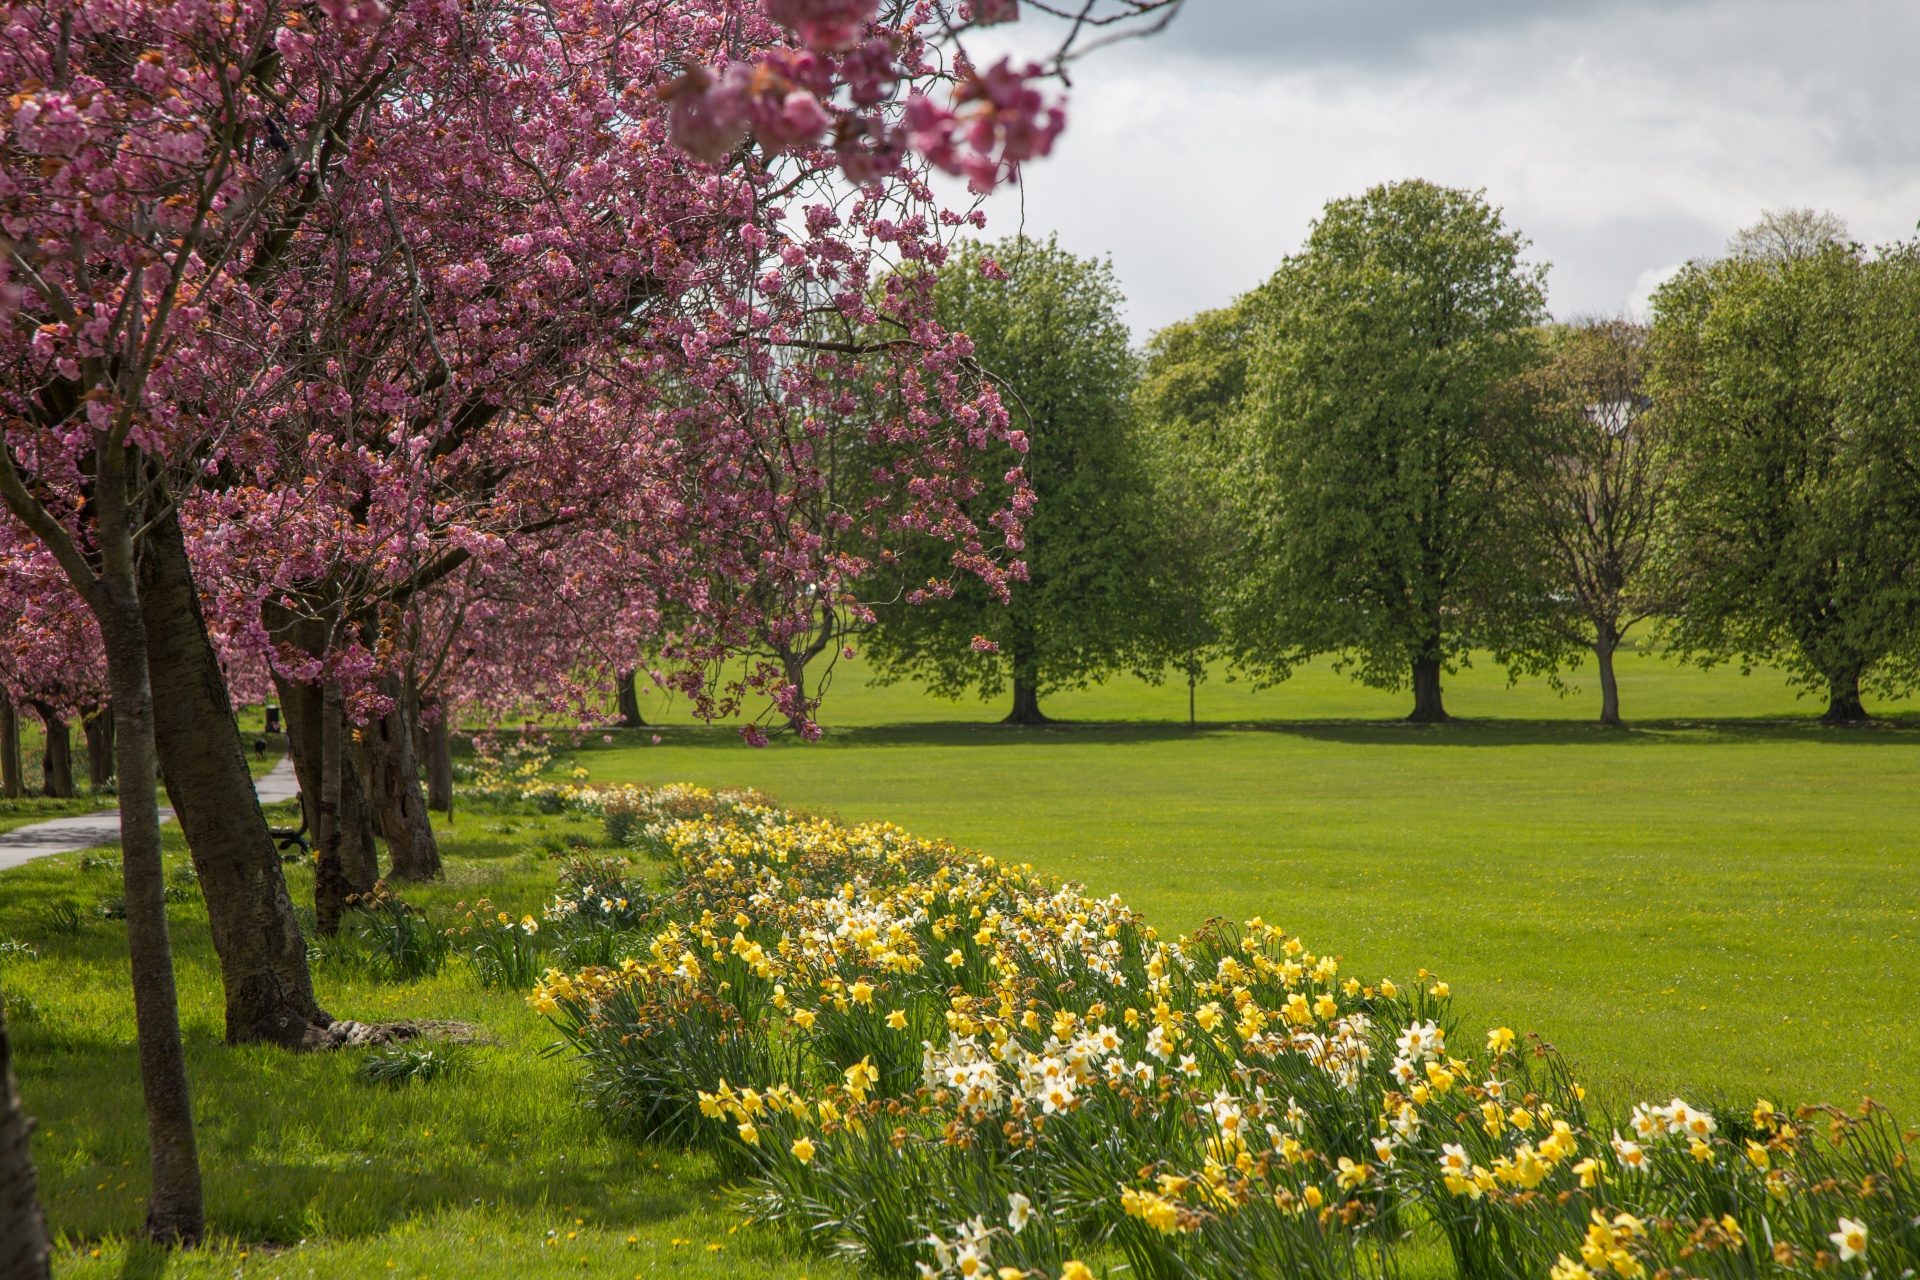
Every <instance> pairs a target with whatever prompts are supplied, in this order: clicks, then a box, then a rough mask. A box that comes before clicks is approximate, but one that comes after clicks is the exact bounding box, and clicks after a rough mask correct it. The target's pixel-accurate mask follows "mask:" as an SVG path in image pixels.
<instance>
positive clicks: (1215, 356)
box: [1134, 294, 1259, 724]
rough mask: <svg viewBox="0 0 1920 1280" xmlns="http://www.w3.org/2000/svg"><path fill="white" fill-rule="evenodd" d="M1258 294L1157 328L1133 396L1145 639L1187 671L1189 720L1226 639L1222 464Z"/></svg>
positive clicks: (1229, 554) (1233, 544) (1228, 526)
mask: <svg viewBox="0 0 1920 1280" xmlns="http://www.w3.org/2000/svg"><path fill="white" fill-rule="evenodd" d="M1258 301H1259V297H1258V295H1257V294H1250V295H1248V296H1247V297H1245V298H1242V299H1240V300H1238V301H1236V302H1235V303H1234V304H1233V305H1232V306H1229V307H1223V308H1221V309H1219V310H1217V311H1203V312H1201V313H1200V314H1199V315H1197V316H1194V317H1193V318H1192V319H1190V320H1182V321H1180V322H1178V323H1176V324H1172V325H1169V326H1167V327H1166V328H1165V329H1162V330H1161V331H1160V332H1158V333H1156V334H1155V335H1154V336H1153V338H1152V339H1151V340H1150V341H1149V342H1148V343H1147V350H1146V359H1145V363H1144V366H1143V368H1142V371H1141V377H1140V385H1139V389H1138V390H1137V391H1136V392H1135V396H1134V406H1135V411H1136V412H1135V422H1136V424H1137V425H1136V439H1137V441H1138V447H1139V450H1140V457H1141V462H1142V465H1143V466H1144V468H1145V471H1146V475H1147V485H1148V495H1149V501H1148V506H1149V518H1148V523H1147V529H1146V541H1147V544H1148V545H1147V547H1146V554H1145V555H1144V556H1143V557H1142V559H1143V565H1142V571H1143V572H1144V573H1145V574H1146V577H1147V581H1148V583H1149V586H1150V590H1151V592H1152V596H1153V607H1152V608H1151V609H1150V610H1149V611H1148V613H1147V615H1146V616H1147V619H1148V621H1149V622H1150V624H1151V625H1150V626H1149V628H1148V631H1147V634H1146V636H1145V642H1146V645H1147V648H1148V650H1149V651H1150V652H1151V653H1153V654H1154V655H1155V656H1157V658H1158V659H1159V662H1160V663H1161V664H1163V667H1164V666H1171V667H1172V668H1173V669H1174V670H1175V671H1177V672H1178V673H1179V674H1180V675H1181V676H1183V677H1185V679H1186V682H1187V721H1188V723H1189V724H1191V723H1193V720H1194V700H1195V694H1196V690H1197V687H1198V685H1199V684H1200V682H1201V681H1203V680H1205V679H1206V678H1207V665H1208V661H1209V659H1210V658H1211V657H1213V656H1214V654H1215V653H1216V652H1217V651H1218V650H1219V647H1220V644H1221V641H1222V639H1223V635H1222V632H1221V629H1220V625H1219V611H1220V602H1221V598H1222V593H1223V590H1224V583H1225V575H1226V573H1227V572H1228V571H1229V569H1230V566H1231V564H1232V562H1233V557H1234V552H1235V550H1236V548H1237V547H1238V545H1239V540H1238V536H1237V535H1238V530H1239V523H1238V521H1237V520H1236V519H1235V518H1234V513H1233V510H1232V506H1231V502H1230V489H1229V486H1228V485H1227V483H1226V472H1227V469H1228V468H1229V466H1230V465H1231V460H1232V457H1233V453H1234V440H1235V436H1234V419H1235V415H1236V414H1238V413H1239V412H1240V410H1241V403H1242V401H1243V399H1244V398H1245V396H1246V390H1247V367H1248V344H1249V342H1250V340H1251V338H1252V333H1253V328H1254V317H1255V315H1256V311H1257V305H1258Z"/></svg>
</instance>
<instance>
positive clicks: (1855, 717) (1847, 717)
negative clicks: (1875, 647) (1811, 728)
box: [1820, 675, 1870, 724]
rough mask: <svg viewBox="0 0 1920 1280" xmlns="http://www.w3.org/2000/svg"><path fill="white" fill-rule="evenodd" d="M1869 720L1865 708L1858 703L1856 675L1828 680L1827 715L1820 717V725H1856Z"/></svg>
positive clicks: (1857, 677)
mask: <svg viewBox="0 0 1920 1280" xmlns="http://www.w3.org/2000/svg"><path fill="white" fill-rule="evenodd" d="M1869 718H1870V717H1869V716H1868V715H1867V708H1866V706H1865V705H1864V704H1863V703H1862V702H1861V701H1860V677H1859V676H1858V675H1844V676H1833V677H1831V678H1829V679H1828V681H1827V714H1825V715H1823V716H1821V717H1820V723H1822V724H1858V723H1859V722H1860V721H1862V720H1866V719H1869Z"/></svg>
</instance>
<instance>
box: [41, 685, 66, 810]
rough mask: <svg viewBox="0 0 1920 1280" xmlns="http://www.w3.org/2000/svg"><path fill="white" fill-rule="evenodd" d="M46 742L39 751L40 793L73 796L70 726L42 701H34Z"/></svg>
mask: <svg viewBox="0 0 1920 1280" xmlns="http://www.w3.org/2000/svg"><path fill="white" fill-rule="evenodd" d="M33 709H34V710H35V711H37V712H39V713H40V723H41V724H42V725H44V726H45V728H46V743H45V745H44V746H43V747H42V749H41V753H40V794H41V795H43V796H48V797H51V798H52V799H55V800H71V799H73V730H72V729H71V728H69V727H68V725H67V722H66V721H65V720H63V719H62V718H61V717H60V716H58V715H56V714H55V713H54V710H53V708H51V707H49V706H48V705H47V704H46V703H44V702H35V703H34V704H33Z"/></svg>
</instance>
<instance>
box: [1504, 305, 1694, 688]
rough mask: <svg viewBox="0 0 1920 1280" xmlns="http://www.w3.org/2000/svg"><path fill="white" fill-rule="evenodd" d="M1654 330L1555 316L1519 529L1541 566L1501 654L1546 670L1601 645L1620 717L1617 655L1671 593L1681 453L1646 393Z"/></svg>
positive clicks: (1519, 598)
mask: <svg viewBox="0 0 1920 1280" xmlns="http://www.w3.org/2000/svg"><path fill="white" fill-rule="evenodd" d="M1646 348H1647V330H1646V328H1645V326H1643V325H1639V324H1636V323H1634V322H1632V321H1629V320H1584V321H1580V322H1577V323H1574V324H1568V325H1555V326H1552V327H1551V328H1549V329H1548V330H1547V332H1546V335H1545V352H1544V356H1545V359H1544V360H1543V362H1542V363H1541V365H1540V366H1539V368H1537V369H1536V370H1534V371H1533V374H1532V375H1531V377H1529V378H1528V379H1527V383H1526V393H1527V395H1526V398H1527V400H1528V401H1529V402H1530V403H1529V406H1528V407H1529V408H1530V410H1531V412H1530V414H1529V421H1530V424H1531V428H1532V431H1533V435H1534V442H1533V447H1532V448H1531V449H1529V450H1527V451H1526V453H1525V455H1524V456H1523V457H1522V458H1521V459H1520V462H1521V471H1520V475H1519V483H1518V484H1517V485H1516V486H1515V487H1514V489H1513V491H1512V501H1513V503H1514V516H1515V518H1514V519H1513V520H1511V521H1510V522H1509V523H1508V529H1509V531H1510V535H1511V536H1512V537H1513V539H1514V543H1515V545H1516V546H1518V547H1520V548H1522V552H1521V554H1522V555H1524V556H1526V557H1529V558H1530V559H1531V560H1532V562H1533V563H1532V565H1531V566H1530V571H1529V572H1526V573H1522V574H1518V575H1516V577H1515V581H1516V582H1518V583H1519V584H1521V586H1522V588H1523V589H1525V590H1524V594H1523V593H1522V592H1509V593H1508V594H1507V596H1506V604H1507V608H1506V610H1505V616H1504V617H1503V618H1502V620H1501V625H1500V628H1499V632H1500V635H1499V651H1498V657H1499V659H1500V661H1502V662H1503V663H1506V664H1507V666H1508V667H1509V668H1510V669H1511V670H1514V671H1517V672H1526V673H1529V674H1536V675H1537V674H1542V673H1545V674H1547V675H1548V676H1549V677H1550V679H1551V680H1552V681H1553V683H1554V684H1555V685H1556V686H1559V685H1560V684H1561V680H1560V672H1561V670H1562V669H1563V667H1577V666H1579V665H1580V662H1581V660H1582V658H1583V656H1584V655H1585V654H1586V653H1587V652H1589V651H1590V652H1591V653H1592V654H1593V655H1594V656H1595V658H1596V659H1597V660H1598V664H1599V668H1600V682H1601V685H1602V687H1603V690H1605V691H1606V692H1607V693H1608V694H1609V695H1610V696H1609V698H1608V700H1607V701H1606V702H1605V703H1604V704H1603V707H1602V710H1601V719H1602V720H1603V721H1605V722H1607V723H1614V722H1616V721H1617V720H1618V712H1619V707H1618V696H1617V691H1616V687H1615V686H1616V682H1615V675H1614V670H1613V655H1614V651H1615V650H1617V649H1618V648H1619V647H1620V645H1621V643H1622V642H1623V641H1624V640H1625V638H1626V637H1627V635H1628V633H1629V632H1630V631H1632V629H1633V628H1634V627H1635V626H1637V625H1638V624H1639V623H1640V622H1642V621H1644V620H1646V619H1647V618H1648V617H1649V616H1651V615H1653V614H1654V613H1656V612H1657V611H1658V610H1659V609H1660V608H1661V607H1662V605H1663V601H1662V599H1661V597H1660V595H1659V588H1658V584H1657V569H1656V559H1657V553H1658V550H1659V547H1660V537H1661V534H1662V532H1663V529H1664V523H1663V522H1664V518H1665V516H1666V507H1667V502H1668V488H1669V483H1670V475H1671V471H1672V464H1671V461H1670V458H1669V452H1670V451H1669V450H1668V449H1667V448H1666V447H1665V446H1664V443H1663V442H1662V441H1661V439H1660V437H1659V434H1658V432H1657V431H1656V430H1655V429H1654V426H1653V415H1652V414H1651V413H1650V412H1649V411H1650V410H1651V408H1652V404H1653V402H1652V400H1651V398H1650V397H1649V396H1648V394H1647V386H1646V364H1647V352H1646Z"/></svg>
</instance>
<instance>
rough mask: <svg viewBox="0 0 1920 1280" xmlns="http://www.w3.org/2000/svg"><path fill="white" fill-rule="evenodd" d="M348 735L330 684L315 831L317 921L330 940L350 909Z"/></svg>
mask: <svg viewBox="0 0 1920 1280" xmlns="http://www.w3.org/2000/svg"><path fill="white" fill-rule="evenodd" d="M345 734H346V711H345V707H344V706H343V704H342V701H341V697H340V687H339V686H338V685H334V684H329V685H328V686H327V691H326V699H325V703H324V705H323V706H322V707H321V710H320V778H321V782H320V804H319V806H318V808H319V815H320V822H319V825H318V826H316V827H315V828H314V829H313V830H314V835H315V837H316V838H315V840H314V859H313V918H314V921H315V924H316V927H318V929H319V930H320V932H321V933H323V934H325V935H326V936H328V937H332V936H333V935H334V934H336V933H338V932H340V916H341V913H342V912H344V911H345V910H346V907H347V894H348V892H349V890H348V886H347V872H346V868H345V867H344V866H342V865H341V862H340V844H341V840H340V833H341V829H342V824H341V816H342V815H341V812H340V807H341V806H340V799H341V791H342V790H343V788H342V785H341V781H342V777H341V776H342V774H344V773H345V772H346V770H347V768H348V767H350V766H349V765H348V762H347V760H346V758H345V756H346V752H345V750H344V749H343V743H342V739H343V738H344V736H345Z"/></svg>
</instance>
